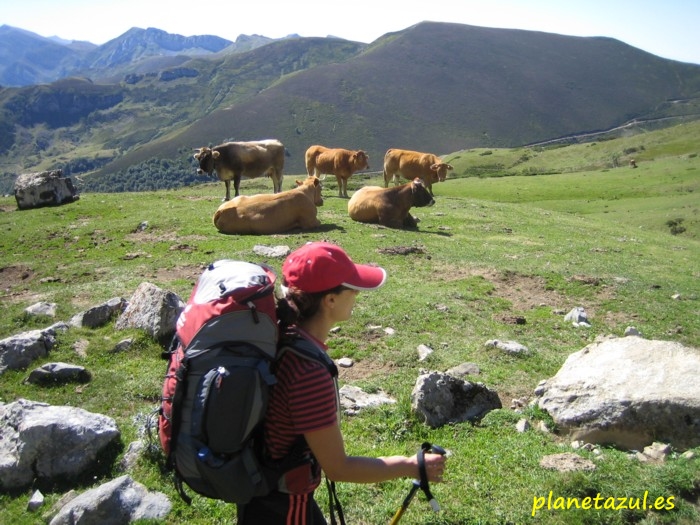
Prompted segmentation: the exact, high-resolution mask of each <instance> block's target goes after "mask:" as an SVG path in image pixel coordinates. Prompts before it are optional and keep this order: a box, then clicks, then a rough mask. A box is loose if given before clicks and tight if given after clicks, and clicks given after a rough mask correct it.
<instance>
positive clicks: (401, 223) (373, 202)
mask: <svg viewBox="0 0 700 525" xmlns="http://www.w3.org/2000/svg"><path fill="white" fill-rule="evenodd" d="M433 204H435V199H433V196H432V195H431V194H430V193H429V192H428V189H427V188H426V186H425V183H424V182H423V181H422V180H421V179H418V178H417V179H414V180H413V181H412V182H408V183H406V184H401V185H399V186H394V187H392V188H380V187H379V186H365V187H363V188H360V189H359V190H357V191H356V192H355V193H353V195H352V198H351V199H350V200H349V201H348V214H349V215H350V218H351V219H352V220H354V221H358V222H367V223H375V224H382V225H384V226H388V227H390V228H415V227H417V226H418V219H416V218H415V217H413V216H412V215H411V214H410V213H409V210H410V209H411V207H413V206H416V207H423V206H432V205H433Z"/></svg>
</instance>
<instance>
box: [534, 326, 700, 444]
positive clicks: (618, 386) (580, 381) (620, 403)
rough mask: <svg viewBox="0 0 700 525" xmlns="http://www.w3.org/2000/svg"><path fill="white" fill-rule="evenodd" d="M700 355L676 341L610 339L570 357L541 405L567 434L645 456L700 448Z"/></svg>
mask: <svg viewBox="0 0 700 525" xmlns="http://www.w3.org/2000/svg"><path fill="white" fill-rule="evenodd" d="M698 377H700V351H698V350H697V349H694V348H688V347H685V346H683V345H681V344H679V343H675V342H671V341H654V340H646V339H643V338H641V337H636V336H630V337H623V338H609V339H604V340H602V341H599V342H596V343H593V344H591V345H588V346H586V347H585V348H583V349H582V350H580V351H578V352H576V353H574V354H571V355H570V356H569V357H568V359H567V360H566V362H565V363H564V365H563V366H562V367H561V369H560V370H559V372H557V374H556V375H555V376H554V377H552V378H551V379H548V380H546V381H544V382H542V383H541V384H540V385H539V386H538V387H537V389H536V390H535V394H536V395H537V396H538V397H539V399H538V400H537V404H538V405H539V407H540V408H542V409H544V410H546V411H547V412H549V414H550V415H551V416H552V418H553V419H554V422H555V423H556V424H557V426H558V428H559V430H560V431H561V432H562V433H565V434H569V435H571V437H572V438H573V439H577V440H583V441H585V442H588V443H598V444H613V445H616V446H618V447H621V448H626V449H633V450H642V449H643V448H644V447H645V446H647V445H649V444H651V443H653V442H654V441H663V442H665V443H669V444H671V445H672V446H673V447H675V448H676V449H679V450H684V449H687V448H692V447H697V446H699V445H700V381H698Z"/></svg>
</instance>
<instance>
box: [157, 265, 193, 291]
mask: <svg viewBox="0 0 700 525" xmlns="http://www.w3.org/2000/svg"><path fill="white" fill-rule="evenodd" d="M203 271H204V267H202V266H197V265H194V264H190V265H185V266H175V267H173V268H158V269H156V271H155V273H154V275H153V278H154V279H156V280H157V281H158V282H161V283H170V282H173V281H177V280H180V279H182V280H184V281H189V282H191V283H192V286H194V285H195V283H196V282H197V279H199V276H200V275H201V274H202V272H203Z"/></svg>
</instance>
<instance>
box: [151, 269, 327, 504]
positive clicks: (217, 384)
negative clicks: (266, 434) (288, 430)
mask: <svg viewBox="0 0 700 525" xmlns="http://www.w3.org/2000/svg"><path fill="white" fill-rule="evenodd" d="M275 281H276V276H275V273H274V271H273V270H272V269H271V268H270V267H268V266H266V265H262V264H255V263H249V262H242V261H233V260H228V259H225V260H220V261H216V262H214V263H213V264H211V265H210V266H209V267H208V268H207V269H206V270H205V271H204V272H203V273H202V275H201V276H200V278H199V280H198V281H197V284H196V285H195V287H194V290H193V291H192V295H191V297H190V299H189V301H188V302H187V305H186V306H185V309H184V310H183V311H182V313H181V314H180V317H179V318H178V320H177V326H176V336H175V339H174V341H173V345H172V348H171V350H170V352H168V357H169V365H168V369H167V373H166V376H165V381H164V383H163V396H162V401H161V407H160V413H159V418H158V434H159V437H160V442H161V446H162V448H163V450H164V452H165V454H166V456H167V465H168V466H169V467H170V468H172V469H174V471H175V478H176V484H177V486H178V490H179V492H180V495H181V496H182V497H183V499H185V500H186V501H189V499H190V498H189V497H188V496H187V495H186V494H185V492H184V490H183V487H182V482H183V481H184V482H185V483H186V484H187V485H188V486H189V487H190V488H191V489H192V490H194V491H195V492H197V493H198V494H200V495H203V496H206V497H209V498H215V499H221V500H223V501H226V502H229V503H237V504H243V503H247V502H248V501H250V499H251V498H253V497H255V496H262V495H265V494H267V493H269V492H270V491H271V490H273V489H274V488H275V487H276V486H277V481H278V479H279V477H280V476H281V474H282V473H283V472H285V471H286V470H288V469H290V468H292V467H293V466H297V465H298V464H299V463H298V460H297V459H296V458H292V457H290V459H289V461H282V462H278V463H275V464H271V463H270V462H268V461H266V459H265V454H264V450H263V446H262V441H263V440H262V423H263V421H264V417H265V413H266V410H267V405H268V398H269V395H270V392H271V389H272V388H274V384H275V382H276V380H275V376H274V373H273V371H274V365H275V363H276V361H277V359H278V357H279V355H278V346H279V345H278V342H279V329H278V323H277V313H276V304H275V297H274V287H275ZM285 349H288V346H287V345H285ZM291 350H292V351H294V352H295V353H297V354H298V355H301V356H302V357H305V358H307V359H312V360H315V361H318V362H320V363H321V364H323V365H324V366H325V367H327V368H328V370H329V372H330V373H331V375H332V376H334V377H335V376H337V369H336V367H335V364H334V363H333V361H332V360H331V359H330V357H328V355H327V354H326V353H325V352H323V351H322V350H321V349H319V348H316V347H315V346H314V345H312V344H310V343H307V342H305V341H304V340H299V344H295V345H294V347H293V348H292V349H291Z"/></svg>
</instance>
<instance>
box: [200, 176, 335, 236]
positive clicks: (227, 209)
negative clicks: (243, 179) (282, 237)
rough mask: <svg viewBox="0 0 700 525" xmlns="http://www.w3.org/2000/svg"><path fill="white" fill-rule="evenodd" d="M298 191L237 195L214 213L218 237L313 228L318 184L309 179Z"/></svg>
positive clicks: (317, 223)
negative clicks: (223, 234)
mask: <svg viewBox="0 0 700 525" xmlns="http://www.w3.org/2000/svg"><path fill="white" fill-rule="evenodd" d="M296 184H297V187H296V188H294V189H291V190H287V191H283V192H281V193H263V194H259V195H250V196H248V195H239V196H238V197H234V198H233V199H232V200H230V201H228V202H225V203H223V204H222V205H221V206H219V209H218V210H216V213H214V218H213V220H214V226H216V229H217V230H219V231H220V232H221V233H238V234H258V235H269V234H273V233H282V232H285V231H288V230H291V229H294V228H301V229H302V230H306V229H310V228H316V227H318V226H320V225H321V221H319V220H318V218H317V217H316V215H317V210H316V206H323V197H322V196H321V181H320V179H319V178H318V177H308V178H307V179H306V180H305V181H303V182H302V181H296Z"/></svg>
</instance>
